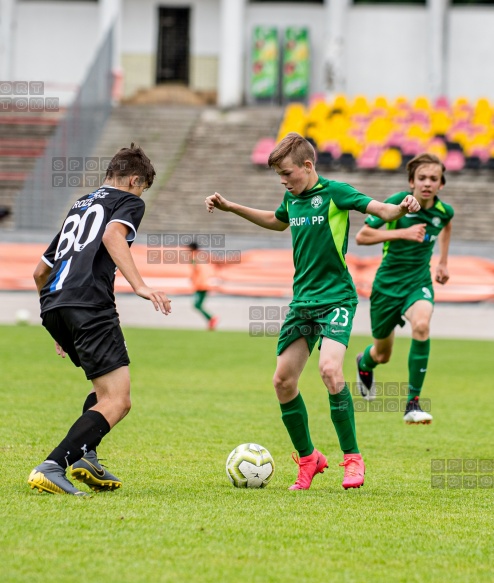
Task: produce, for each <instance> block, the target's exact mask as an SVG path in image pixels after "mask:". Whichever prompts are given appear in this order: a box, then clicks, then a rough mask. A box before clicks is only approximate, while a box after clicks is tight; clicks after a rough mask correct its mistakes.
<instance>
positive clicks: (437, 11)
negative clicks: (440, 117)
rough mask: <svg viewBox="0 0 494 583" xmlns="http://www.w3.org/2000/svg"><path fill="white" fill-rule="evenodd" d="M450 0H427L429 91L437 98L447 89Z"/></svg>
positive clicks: (431, 96)
mask: <svg viewBox="0 0 494 583" xmlns="http://www.w3.org/2000/svg"><path fill="white" fill-rule="evenodd" d="M448 5H449V0H427V10H428V18H427V20H428V22H429V59H428V61H429V71H428V76H429V93H430V98H431V99H435V98H436V97H440V96H442V95H444V94H445V91H446V19H447V16H448V10H447V9H448Z"/></svg>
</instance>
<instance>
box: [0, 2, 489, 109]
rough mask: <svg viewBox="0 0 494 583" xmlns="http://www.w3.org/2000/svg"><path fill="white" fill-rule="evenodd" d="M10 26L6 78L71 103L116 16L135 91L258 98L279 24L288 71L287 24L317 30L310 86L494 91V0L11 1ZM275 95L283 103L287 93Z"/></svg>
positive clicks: (309, 41)
mask: <svg viewBox="0 0 494 583" xmlns="http://www.w3.org/2000/svg"><path fill="white" fill-rule="evenodd" d="M0 23H1V24H0V26H1V34H0V79H4V80H36V81H38V80H41V81H44V82H45V83H46V84H47V87H48V88H49V89H50V91H51V94H55V93H56V94H58V95H60V97H61V101H62V102H63V99H64V96H65V95H66V96H67V99H69V96H70V95H71V93H73V91H74V90H75V88H76V87H77V86H78V85H79V84H80V83H81V82H82V79H83V78H84V75H85V73H86V70H87V68H88V67H89V65H90V63H91V62H92V59H93V58H94V55H95V54H96V51H97V48H98V46H99V45H100V44H101V42H102V41H103V37H104V36H105V34H106V32H107V31H108V29H109V27H110V26H111V25H112V24H115V25H116V26H115V31H116V34H115V35H114V54H115V56H114V68H115V71H116V74H117V77H119V76H120V75H121V76H122V80H123V83H122V94H123V96H124V97H130V96H132V95H133V94H135V93H136V91H138V90H141V89H149V88H152V87H154V86H155V85H157V84H160V83H179V84H183V85H185V86H187V87H189V88H190V89H191V90H193V91H196V92H205V93H211V94H214V95H216V96H217V103H218V104H219V105H220V106H222V107H234V106H238V105H241V104H244V103H252V102H254V101H256V100H257V96H256V95H255V94H254V89H253V80H252V78H253V64H254V60H255V58H256V57H255V53H254V48H255V40H254V37H255V34H256V31H257V30H259V29H260V28H264V29H265V30H266V29H268V30H275V31H276V35H277V36H276V39H277V40H276V43H277V46H278V48H279V55H278V56H279V61H278V62H277V64H276V67H278V70H279V71H281V73H280V75H282V74H283V66H284V64H283V50H284V39H286V34H287V31H288V30H303V31H305V33H306V49H307V51H306V54H307V56H308V62H307V63H308V64H307V67H308V80H307V90H308V92H309V93H310V94H313V93H323V94H335V93H345V94H347V95H349V96H355V95H358V94H364V95H366V96H368V97H370V98H373V97H376V96H377V95H386V96H388V97H389V98H394V97H397V96H399V95H406V96H408V97H409V98H414V97H416V96H418V95H425V96H428V97H429V98H431V99H432V98H435V97H437V96H439V95H447V96H449V97H450V98H456V97H458V96H464V97H466V98H468V99H477V98H479V97H484V96H487V97H488V96H490V95H492V94H494V76H492V75H489V74H488V71H487V64H488V63H490V62H492V61H493V60H494V36H493V35H492V30H494V4H487V3H485V2H483V3H481V4H474V3H470V2H468V3H464V4H462V3H460V1H459V0H423V1H420V0H414V1H412V2H409V3H401V2H385V3H383V2H381V3H373V2H368V1H366V2H363V1H361V0H319V1H318V0H312V1H303V0H301V1H298V2H297V1H294V0H292V1H289V2H279V1H269V2H267V1H263V0H99V1H87V0H86V1H82V0H81V1H52V2H48V1H43V0H0ZM277 82H278V83H279V84H282V83H283V81H282V79H281V76H280V77H279V78H278V81H277ZM271 99H272V100H274V101H278V102H280V101H283V90H282V89H280V88H279V87H278V88H277V89H276V91H275V93H274V94H273V95H271Z"/></svg>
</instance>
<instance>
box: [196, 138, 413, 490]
mask: <svg viewBox="0 0 494 583" xmlns="http://www.w3.org/2000/svg"><path fill="white" fill-rule="evenodd" d="M268 164H269V166H270V167H272V168H274V170H275V171H276V172H277V174H278V175H279V176H280V179H281V184H282V186H283V187H284V188H285V196H284V198H283V202H282V203H281V205H280V206H279V208H278V209H277V210H276V211H265V210H259V209H253V208H250V207H246V206H241V205H239V204H236V203H233V202H230V201H229V200H226V199H225V198H223V197H222V196H221V195H220V194H218V193H215V194H213V195H212V196H209V197H208V198H207V199H206V201H205V202H206V207H207V209H208V211H209V212H213V210H214V209H215V208H217V209H220V210H222V211H227V212H232V213H234V214H236V215H238V216H240V217H242V218H244V219H246V220H248V221H250V222H252V223H255V224H256V225H259V226H260V227H264V228H265V229H271V230H274V231H284V230H285V229H286V228H287V227H288V226H290V228H291V233H292V240H293V261H294V265H295V275H294V281H293V301H292V302H291V303H290V312H289V313H288V315H287V317H286V319H285V322H284V323H283V326H282V328H281V331H280V337H279V340H278V350H277V353H278V359H277V366H276V371H275V373H274V378H273V384H274V387H275V390H276V395H277V397H278V400H279V403H280V407H281V417H282V420H283V423H284V424H285V427H286V429H287V431H288V434H289V436H290V439H291V440H292V443H293V446H294V447H295V449H296V450H297V452H298V455H295V457H294V460H295V461H296V463H297V464H298V466H299V470H298V477H297V480H296V482H295V484H294V485H293V486H291V487H290V489H291V490H307V489H309V488H310V485H311V482H312V479H313V477H314V476H315V475H316V474H318V473H323V471H324V469H325V468H326V467H328V463H327V460H326V457H325V456H324V455H323V454H322V453H321V452H319V451H318V450H317V449H315V447H314V445H313V443H312V440H311V435H310V432H309V423H308V415H307V410H306V407H305V404H304V400H303V399H302V395H301V393H300V391H299V388H298V380H299V377H300V375H301V374H302V371H303V369H304V367H305V365H306V363H307V360H308V358H309V356H310V354H311V352H312V350H313V348H314V346H315V345H316V344H317V342H319V349H320V355H319V371H320V374H321V378H322V380H323V382H324V384H325V386H326V388H327V389H328V392H329V404H330V411H331V420H332V422H333V424H334V427H335V429H336V433H337V435H338V439H339V443H340V447H341V450H342V451H343V463H341V464H340V465H342V466H344V468H345V475H344V479H343V487H344V488H345V489H346V488H359V487H360V486H361V485H362V484H363V483H364V472H365V466H364V462H363V460H362V456H361V454H360V451H359V449H358V445H357V437H356V431H355V419H354V413H353V402H352V397H351V394H350V391H349V390H348V387H347V385H346V383H345V379H344V377H343V359H344V356H345V352H346V349H347V346H348V341H349V337H350V332H351V328H352V321H353V316H354V314H355V308H356V305H357V302H358V299H357V294H356V291H355V287H354V285H353V282H352V278H351V277H350V273H349V272H348V268H347V265H346V263H345V253H346V249H347V242H348V229H349V220H348V214H349V211H350V210H358V211H360V212H361V213H370V214H372V215H376V216H378V217H380V218H381V219H382V220H384V221H394V220H397V219H399V218H400V217H402V216H403V215H405V214H406V213H407V212H417V211H418V210H419V208H420V207H419V204H418V203H417V201H416V200H415V198H414V197H413V196H411V195H410V196H407V197H404V198H403V199H402V200H401V201H400V202H399V203H398V204H391V203H382V202H379V201H377V200H373V199H372V198H370V197H369V196H366V195H364V194H362V193H360V192H358V191H357V190H355V189H354V188H353V187H352V186H350V185H348V184H344V183H341V182H336V181H333V180H327V179H326V178H323V177H322V176H319V175H318V174H317V172H316V168H315V152H314V148H313V147H312V146H311V144H310V143H309V142H308V141H307V140H306V139H305V138H303V137H302V136H300V135H299V134H296V133H290V134H288V135H287V136H286V137H285V138H284V139H283V140H281V142H280V143H279V144H278V145H277V146H276V147H275V148H274V150H273V151H272V152H271V154H270V156H269V160H268Z"/></svg>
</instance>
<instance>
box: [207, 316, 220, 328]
mask: <svg viewBox="0 0 494 583" xmlns="http://www.w3.org/2000/svg"><path fill="white" fill-rule="evenodd" d="M219 321H220V319H219V318H218V316H213V317H212V318H211V320H209V322H208V330H216V326H218V322H219Z"/></svg>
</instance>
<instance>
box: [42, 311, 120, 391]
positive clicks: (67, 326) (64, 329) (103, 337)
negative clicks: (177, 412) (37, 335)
mask: <svg viewBox="0 0 494 583" xmlns="http://www.w3.org/2000/svg"><path fill="white" fill-rule="evenodd" d="M42 321H43V326H44V327H45V328H46V329H47V330H48V332H49V333H50V334H51V335H52V337H53V338H54V339H55V340H56V341H57V342H58V344H60V346H61V347H62V348H63V349H64V351H65V352H66V353H67V354H68V355H69V356H70V359H71V360H72V362H73V363H74V364H75V365H76V366H80V367H82V369H83V370H84V372H85V373H86V377H87V378H88V380H91V379H95V378H97V377H100V376H103V375H104V374H107V373H109V372H111V371H112V370H116V369H117V368H120V367H122V366H127V365H128V364H130V360H129V355H128V353H127V347H126V345H125V340H124V337H123V334H122V330H121V328H120V320H119V319H118V314H117V312H116V310H115V308H105V309H103V310H102V309H98V308H79V307H66V308H56V309H54V310H49V311H48V312H45V313H44V314H42Z"/></svg>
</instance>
